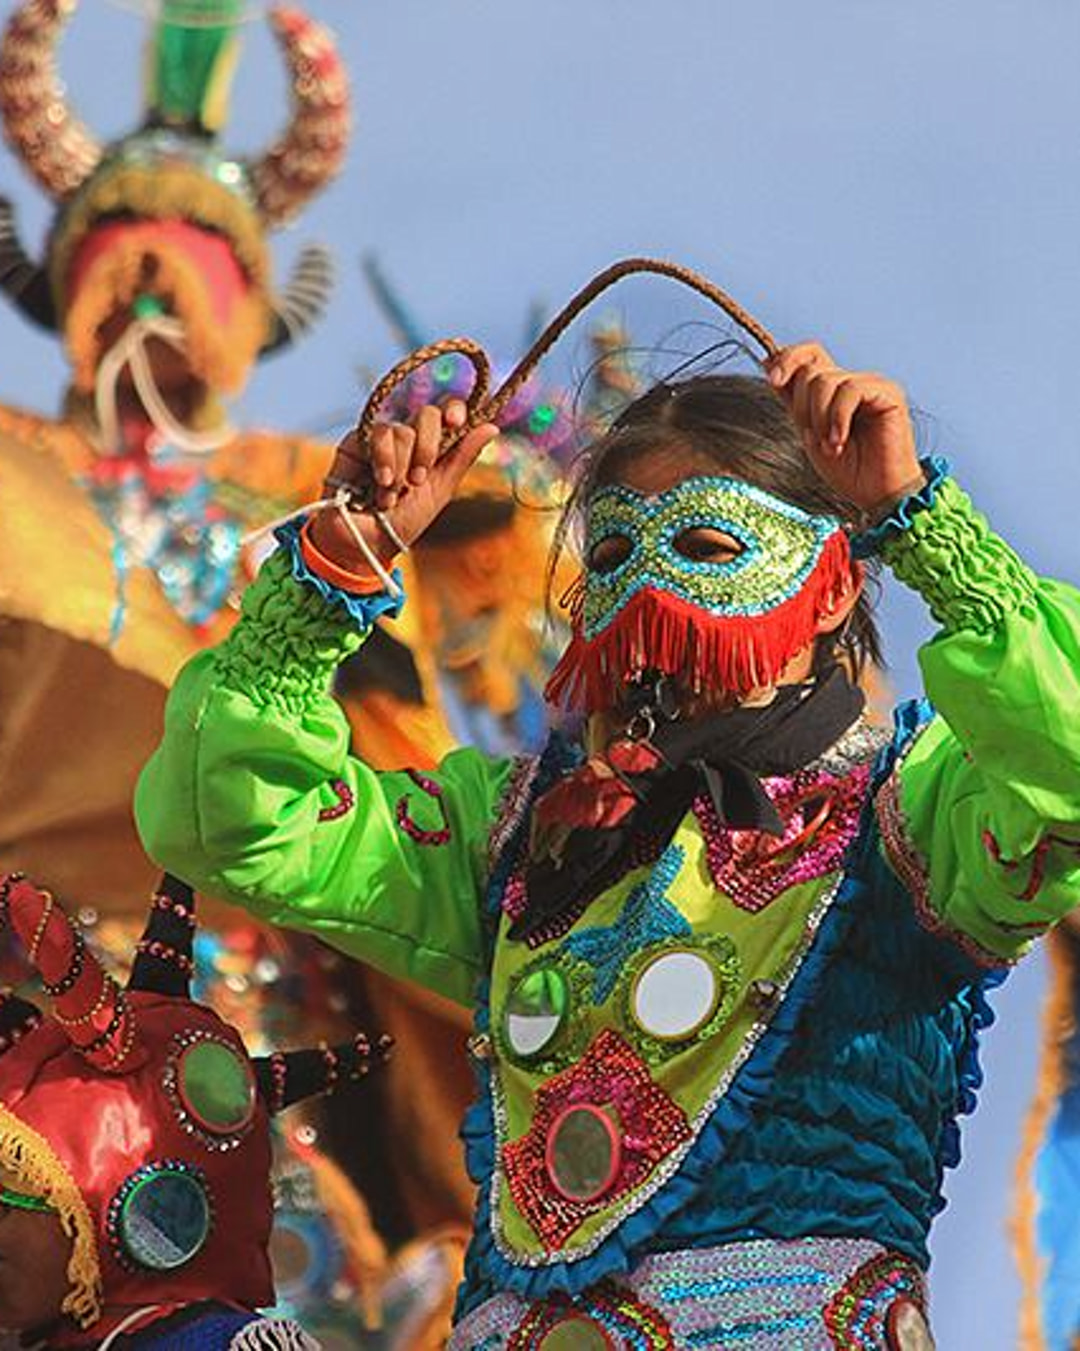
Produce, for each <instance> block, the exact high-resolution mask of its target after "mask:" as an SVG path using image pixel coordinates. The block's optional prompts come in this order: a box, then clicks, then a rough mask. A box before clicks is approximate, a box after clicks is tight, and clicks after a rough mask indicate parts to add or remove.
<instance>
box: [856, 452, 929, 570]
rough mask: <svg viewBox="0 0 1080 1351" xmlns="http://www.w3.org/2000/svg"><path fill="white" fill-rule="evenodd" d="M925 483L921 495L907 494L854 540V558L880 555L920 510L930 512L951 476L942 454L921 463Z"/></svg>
mask: <svg viewBox="0 0 1080 1351" xmlns="http://www.w3.org/2000/svg"><path fill="white" fill-rule="evenodd" d="M919 465H920V467H921V468H922V471H923V473H924V474H925V475H926V482H925V483H924V484H923V486H922V487H921V488H920V489H919V490H918V492H914V493H908V494H907V495H906V496H905V497H902V498H900V500H899V501H898V502H895V503H894V504H893V506H892V508H891V510H890V511H889V512H888V513H887V514H886V515H885V516H883V517H882V519H881V520H879V521H877V522H875V524H874V525H872V526H870V527H869V528H868V529H866V530H861V531H859V532H858V534H855V535H852V537H851V552H852V555H853V557H855V558H870V557H871V556H872V555H873V554H879V553H881V551H882V549H883V548H884V546H885V545H886V544H887V543H888V542H889V540H891V539H895V538H896V537H897V536H898V535H902V534H903V533H904V531H905V530H907V529H908V527H909V526H910V525H911V523H912V521H913V520H914V519H915V517H916V516H917V515H918V513H919V512H920V511H927V510H929V509H930V508H931V507H933V505H934V503H935V502H936V500H937V494H938V489H939V488H940V487H941V485H942V483H943V482H944V481H945V479H946V478H948V476H949V465H948V462H947V461H946V460H944V459H942V457H941V456H940V455H930V456H927V457H926V458H925V459H922V460H920V461H919Z"/></svg>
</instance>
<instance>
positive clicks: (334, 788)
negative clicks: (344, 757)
mask: <svg viewBox="0 0 1080 1351" xmlns="http://www.w3.org/2000/svg"><path fill="white" fill-rule="evenodd" d="M330 791H331V792H332V793H333V794H334V797H335V798H336V799H337V800H336V801H335V802H334V803H332V804H331V805H330V806H329V807H322V808H321V809H320V811H319V820H320V821H340V820H341V818H342V817H343V816H348V814H349V813H350V812H351V811H352V809H353V808H354V807H355V806H356V794H355V793H354V792H353V790H352V789H351V788H350V787H349V785H348V784H347V783H346V782H345V780H344V779H331V780H330Z"/></svg>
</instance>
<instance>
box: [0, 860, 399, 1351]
mask: <svg viewBox="0 0 1080 1351" xmlns="http://www.w3.org/2000/svg"><path fill="white" fill-rule="evenodd" d="M0 920H2V921H5V922H6V923H8V924H10V926H11V928H12V930H13V931H14V932H15V934H17V936H18V937H19V939H20V940H21V941H22V943H23V944H24V946H25V948H26V951H27V954H28V956H29V958H30V961H31V963H32V964H33V965H34V966H35V967H36V969H37V970H38V972H39V973H40V975H41V978H42V981H43V983H44V989H45V993H46V995H47V997H48V1000H49V1004H50V1012H49V1014H47V1015H43V1014H42V1013H41V1011H40V1010H39V1009H37V1008H36V1007H35V1006H34V1005H33V1004H31V1003H29V1002H28V1001H26V1000H24V999H21V998H19V997H18V996H15V995H13V994H10V993H7V994H5V995H2V996H0V1167H2V1168H3V1169H4V1170H6V1172H7V1173H8V1174H9V1175H11V1176H13V1177H14V1178H15V1179H17V1180H18V1181H19V1183H20V1184H21V1185H22V1186H24V1187H25V1188H26V1190H27V1192H28V1193H30V1194H31V1195H33V1196H35V1197H38V1198H39V1199H41V1200H43V1201H44V1202H46V1203H47V1204H48V1205H49V1206H50V1207H51V1208H52V1209H53V1210H54V1211H55V1212H56V1213H57V1214H58V1216H59V1218H60V1221H61V1223H62V1225H63V1227H64V1230H65V1232H66V1233H67V1234H68V1236H69V1237H70V1238H71V1242H72V1254H71V1260H70V1263H69V1267H68V1275H69V1280H70V1289H69V1293H68V1295H67V1298H66V1299H65V1302H64V1313H65V1314H67V1315H68V1316H69V1317H70V1318H71V1319H73V1320H74V1322H75V1323H77V1324H78V1325H79V1326H81V1327H83V1328H86V1327H90V1326H92V1325H93V1324H94V1323H95V1322H96V1321H97V1320H98V1319H99V1318H100V1317H101V1315H102V1312H103V1310H104V1308H105V1306H106V1305H124V1304H138V1303H147V1302H148V1301H149V1302H158V1303H162V1304H172V1305H176V1304H181V1305H182V1304H185V1303H188V1302H191V1301H195V1300H203V1299H220V1300H227V1301H230V1302H231V1303H233V1304H236V1305H239V1306H241V1307H247V1308H251V1309H256V1308H260V1307H265V1306H267V1305H270V1304H272V1303H273V1300H274V1292H273V1283H272V1280H271V1274H270V1263H269V1258H268V1256H267V1244H268V1240H269V1237H270V1226H271V1221H272V1211H273V1207H272V1201H271V1195H270V1135H269V1129H268V1126H269V1118H270V1116H271V1115H272V1114H273V1113H276V1112H278V1111H280V1110H281V1109H282V1108H284V1107H286V1106H288V1105H290V1104H291V1103H293V1102H296V1101H299V1100H300V1099H301V1098H304V1097H308V1096H310V1095H312V1094H314V1093H318V1092H325V1091H328V1090H329V1089H331V1088H333V1087H334V1086H335V1084H337V1083H338V1082H345V1081H347V1080H349V1079H356V1078H359V1077H360V1076H362V1075H363V1074H365V1073H366V1072H367V1070H368V1068H369V1065H370V1063H371V1061H372V1058H373V1056H374V1057H378V1056H380V1055H382V1054H383V1052H384V1051H385V1043H384V1042H380V1043H379V1044H378V1045H377V1046H376V1047H375V1048H372V1047H371V1045H370V1044H369V1043H368V1041H367V1038H365V1037H363V1036H360V1037H357V1038H356V1039H355V1040H354V1041H353V1042H352V1043H350V1044H348V1045H345V1046H339V1047H335V1048H330V1047H321V1048H319V1049H317V1050H311V1051H299V1052H292V1053H289V1054H287V1055H286V1054H280V1053H279V1054H277V1055H273V1056H270V1057H267V1058H263V1059H254V1060H253V1059H251V1058H250V1057H249V1056H248V1054H247V1051H246V1050H245V1048H244V1045H243V1042H242V1041H241V1039H240V1037H239V1035H238V1034H237V1032H236V1031H235V1030H234V1029H233V1028H231V1027H230V1026H229V1025H228V1024H227V1023H225V1022H223V1021H222V1020H221V1019H220V1018H219V1017H218V1016H217V1014H215V1013H214V1012H213V1011H212V1010H211V1009H209V1008H206V1007H204V1006H202V1005H200V1004H197V1003H195V1002H193V1001H192V999H191V998H190V996H189V982H190V975H191V971H192V942H193V936H194V929H195V911H194V904H193V897H192V893H191V890H190V888H188V887H187V886H185V885H184V884H182V883H179V882H177V881H175V880H174V879H171V878H168V877H166V878H164V879H163V881H162V884H161V887H160V889H159V891H158V893H157V895H156V896H155V897H154V900H153V907H152V910H151V914H150V918H149V922H148V924H147V927H146V931H145V933H144V935H143V938H142V939H141V940H140V942H139V944H138V948H137V953H136V959H135V963H134V966H133V968H132V973H131V977H130V979H129V981H128V984H127V986H126V988H121V987H120V986H119V985H118V984H117V983H116V981H114V980H113V978H112V977H111V976H109V975H108V974H107V973H106V972H105V971H104V969H103V968H102V966H101V964H100V963H99V962H98V960H97V958H96V957H95V956H94V955H93V954H92V953H91V952H90V951H89V950H88V949H87V947H86V945H85V942H84V940H83V938H82V935H81V933H80V932H79V931H78V930H76V929H75V928H74V926H73V925H72V924H71V922H70V920H69V919H68V917H67V915H66V914H65V913H64V911H63V910H62V909H61V907H60V906H59V904H58V903H57V902H56V901H55V900H54V899H53V898H52V896H50V895H49V894H48V893H47V892H43V891H40V890H38V889H37V888H36V887H34V886H33V885H31V884H30V883H29V882H27V881H26V880H24V879H23V878H21V877H19V876H18V875H10V876H6V877H0Z"/></svg>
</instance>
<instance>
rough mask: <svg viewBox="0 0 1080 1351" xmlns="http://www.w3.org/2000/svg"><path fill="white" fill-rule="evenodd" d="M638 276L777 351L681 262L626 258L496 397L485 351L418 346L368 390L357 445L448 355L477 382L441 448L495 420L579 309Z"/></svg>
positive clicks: (585, 292)
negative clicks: (684, 295)
mask: <svg viewBox="0 0 1080 1351" xmlns="http://www.w3.org/2000/svg"><path fill="white" fill-rule="evenodd" d="M637 272H652V273H656V274H657V275H659V276H661V277H671V278H672V279H673V280H674V281H679V282H682V283H683V284H684V285H685V286H689V287H690V288H691V289H692V290H694V291H697V292H698V294H699V295H703V296H705V297H706V299H708V300H711V301H712V302H713V303H714V304H716V305H718V306H719V307H720V309H722V310H723V311H724V313H725V314H727V315H728V316H729V317H730V318H731V319H734V321H735V322H736V323H737V324H738V325H739V326H740V328H742V329H744V330H745V331H746V332H747V333H748V334H749V335H750V336H751V337H752V338H753V339H754V340H755V342H757V343H758V345H759V346H760V347H761V348H762V350H763V351H764V352H765V355H766V356H770V357H771V356H774V355H775V354H776V352H777V351H778V350H779V346H778V344H777V342H776V340H775V338H773V336H772V334H771V333H770V332H769V331H768V329H767V328H765V327H764V326H763V325H762V324H759V323H758V321H757V320H756V319H755V318H754V317H753V316H752V315H751V314H748V313H747V312H746V310H744V309H743V308H742V306H741V305H739V304H737V303H736V302H735V301H734V300H732V298H731V297H730V296H729V295H728V294H727V292H726V291H722V290H721V289H720V287H719V286H715V285H714V284H713V283H712V282H711V281H708V280H707V279H706V278H705V277H703V276H701V275H700V274H699V273H697V272H694V271H693V270H692V269H691V268H688V267H683V266H681V265H680V264H679V263H669V262H667V261H665V260H664V259H660V258H624V259H622V260H621V262H617V263H612V265H611V266H610V267H608V268H605V269H604V271H603V272H600V273H598V274H597V275H596V276H595V277H593V279H592V281H590V282H589V284H588V285H587V286H584V287H582V289H581V290H580V291H579V292H578V293H577V295H575V296H574V297H573V299H572V300H570V301H569V303H568V304H566V305H564V306H563V308H562V309H561V310H560V311H559V313H558V314H557V315H556V316H555V317H554V319H552V320H551V322H550V323H549V324H548V325H547V327H546V328H545V329H544V331H543V332H542V333H541V334H540V336H539V337H538V338H537V339H536V341H535V342H534V343H533V345H532V346H531V347H530V348H529V350H528V351H527V352H526V353H525V355H524V356H523V357H522V358H521V360H520V361H519V362H518V364H517V365H516V366H515V367H514V369H513V370H512V371H511V372H510V374H509V375H508V376H507V377H506V379H505V380H504V381H503V383H502V384H501V385H500V386H499V388H498V389H497V390H496V391H495V393H494V394H492V393H491V392H490V389H491V362H490V361H489V359H488V355H487V353H486V352H485V351H484V349H483V348H482V347H481V346H480V345H479V343H476V342H474V341H473V340H472V338H443V339H441V340H440V341H439V342H431V343H427V344H426V345H425V346H423V347H418V348H417V349H416V351H415V352H411V353H410V354H409V355H408V356H407V357H405V358H403V359H402V360H401V361H399V362H398V363H397V365H396V366H394V367H393V368H392V369H391V370H389V371H388V372H387V373H386V375H384V376H383V378H382V379H381V380H380V381H379V383H378V384H377V385H376V386H375V388H374V389H373V390H372V391H371V395H370V397H369V398H368V401H367V403H366V404H365V405H364V411H363V412H362V413H361V414H360V420H359V422H358V423H357V426H356V438H357V444H358V445H360V446H364V445H366V444H367V443H368V440H369V438H370V435H371V431H372V429H373V428H374V426H375V424H376V422H377V421H378V413H379V409H380V408H381V407H382V406H383V404H384V403H385V402H386V400H387V399H388V398H389V397H390V395H391V394H392V393H393V392H394V390H395V389H397V387H398V386H399V385H400V384H402V383H403V382H404V381H406V380H407V379H408V378H409V376H410V375H412V374H413V373H414V372H415V371H417V370H419V369H420V367H421V366H426V365H427V363H428V362H429V361H434V360H435V359H436V358H437V357H441V356H446V355H448V354H452V353H456V354H457V355H459V356H464V357H467V358H468V360H469V361H470V362H471V363H472V366H473V369H474V371H475V372H476V382H475V384H474V385H473V387H472V390H471V391H470V393H469V397H468V399H467V400H466V401H465V402H466V409H467V417H466V421H465V425H464V427H462V428H460V429H459V430H457V431H454V432H451V433H449V434H448V435H447V437H446V438H445V440H444V447H446V448H449V446H450V445H452V444H453V443H454V442H456V441H459V440H460V439H461V437H462V436H464V434H465V433H466V432H467V431H468V430H469V429H470V428H471V427H475V426H477V425H478V424H479V423H481V422H498V420H499V415H500V413H502V411H503V410H504V409H505V408H506V406H507V405H508V404H509V403H510V402H511V400H512V399H513V398H514V396H515V395H516V394H517V393H518V391H519V390H520V389H521V387H522V385H524V384H525V382H526V381H527V380H528V379H529V377H530V376H531V375H532V373H533V371H534V370H535V368H536V366H537V365H538V364H539V362H540V360H541V358H542V357H543V356H545V355H546V353H547V352H548V351H550V349H551V348H552V347H554V345H555V343H556V342H558V340H559V338H561V337H562V335H563V333H564V332H565V331H566V330H567V329H568V328H569V327H570V325H571V324H572V323H573V321H574V320H575V319H576V318H577V316H578V315H579V314H580V313H581V311H582V310H584V309H586V308H587V307H588V306H589V305H591V304H592V302H593V301H594V300H595V299H596V297H597V296H598V295H600V294H601V293H602V292H603V291H606V290H607V289H608V287H609V286H613V285H614V284H615V282H617V281H621V279H622V278H623V277H629V276H631V275H633V274H634V273H637Z"/></svg>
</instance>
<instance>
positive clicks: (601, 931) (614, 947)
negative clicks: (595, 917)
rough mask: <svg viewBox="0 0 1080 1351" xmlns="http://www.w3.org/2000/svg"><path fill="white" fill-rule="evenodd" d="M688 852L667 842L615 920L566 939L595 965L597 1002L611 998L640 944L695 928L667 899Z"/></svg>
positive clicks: (568, 947)
mask: <svg viewBox="0 0 1080 1351" xmlns="http://www.w3.org/2000/svg"><path fill="white" fill-rule="evenodd" d="M684 857H685V855H684V852H683V850H682V849H681V848H680V847H679V846H678V845H677V844H671V845H668V847H667V849H665V850H664V852H663V854H661V856H660V858H659V859H658V860H657V862H656V865H655V867H654V868H653V870H652V872H651V873H650V874H649V876H648V877H647V878H646V879H645V881H644V882H639V883H638V885H637V886H636V887H634V889H633V891H631V892H630V894H629V896H627V898H626V902H625V904H624V905H623V908H622V910H621V912H620V913H619V917H618V919H616V921H615V923H614V924H609V925H597V926H595V927H593V928H591V929H580V930H579V931H578V932H577V933H576V934H571V935H570V937H569V938H568V939H566V941H565V942H564V943H563V945H562V946H563V950H564V951H565V952H567V953H569V955H570V956H571V957H577V958H578V959H579V960H580V961H583V962H585V963H587V964H588V965H589V966H591V967H592V968H593V997H592V998H593V1003H594V1004H602V1003H603V1002H604V1000H605V999H608V998H610V996H611V992H612V990H614V988H615V983H616V981H617V980H618V979H619V973H620V971H621V970H622V968H623V966H624V965H625V963H626V962H627V961H628V960H629V959H630V958H631V957H632V956H633V955H634V953H635V952H639V951H640V950H641V949H642V948H644V947H647V946H648V945H649V944H650V943H656V942H659V941H660V940H661V939H663V938H677V937H680V936H681V935H683V934H688V933H690V932H691V929H690V925H689V924H688V923H687V922H686V920H685V919H684V918H683V916H682V915H681V914H680V913H679V911H678V910H677V909H676V908H675V906H673V905H672V904H671V902H670V901H669V900H667V898H666V893H667V891H668V890H669V888H670V887H671V884H672V883H673V882H674V881H675V878H676V877H677V876H678V874H679V869H680V868H681V867H682V865H683V859H684Z"/></svg>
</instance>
